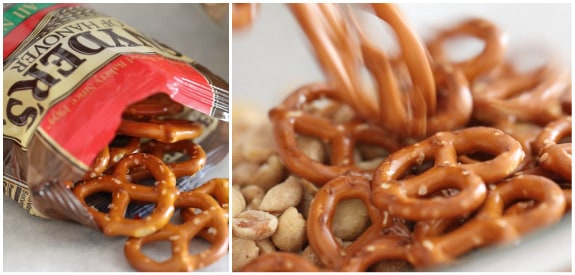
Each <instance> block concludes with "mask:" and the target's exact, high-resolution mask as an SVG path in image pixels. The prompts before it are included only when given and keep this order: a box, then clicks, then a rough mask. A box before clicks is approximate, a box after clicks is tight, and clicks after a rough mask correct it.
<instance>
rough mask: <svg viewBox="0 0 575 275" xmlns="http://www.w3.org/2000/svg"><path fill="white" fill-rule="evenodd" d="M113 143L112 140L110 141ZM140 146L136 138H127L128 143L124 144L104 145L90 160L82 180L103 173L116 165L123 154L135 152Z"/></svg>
mask: <svg viewBox="0 0 575 275" xmlns="http://www.w3.org/2000/svg"><path fill="white" fill-rule="evenodd" d="M112 143H114V141H112ZM139 147H140V141H139V139H138V138H133V137H131V138H129V140H128V143H127V144H125V145H124V146H116V145H112V144H111V145H109V146H106V147H105V148H104V149H102V151H100V153H98V155H97V156H96V159H94V161H93V162H92V165H91V166H90V169H89V170H88V172H86V174H85V175H84V177H83V178H82V180H88V179H92V178H95V177H97V176H99V175H101V174H103V173H104V172H105V171H106V170H107V169H109V168H110V167H112V166H114V165H116V163H118V162H119V161H120V160H121V159H122V158H123V157H124V156H126V155H128V154H132V153H135V152H136V151H137V150H138V149H139Z"/></svg>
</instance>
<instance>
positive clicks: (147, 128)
mask: <svg viewBox="0 0 575 275" xmlns="http://www.w3.org/2000/svg"><path fill="white" fill-rule="evenodd" d="M202 131H203V128H202V124H200V123H199V122H196V121H189V120H185V119H162V120H160V119H155V118H153V119H150V120H149V121H137V120H130V119H122V122H121V123H120V127H119V128H118V133H119V134H121V135H127V136H133V137H142V138H150V139H155V140H157V141H160V142H164V143H174V142H178V141H181V140H187V139H194V138H197V137H198V136H200V135H201V134H202Z"/></svg>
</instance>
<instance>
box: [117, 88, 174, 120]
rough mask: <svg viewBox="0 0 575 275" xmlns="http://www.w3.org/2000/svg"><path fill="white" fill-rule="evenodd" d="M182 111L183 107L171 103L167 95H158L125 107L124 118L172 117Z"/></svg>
mask: <svg viewBox="0 0 575 275" xmlns="http://www.w3.org/2000/svg"><path fill="white" fill-rule="evenodd" d="M183 110H184V105H182V104H180V103H178V102H176V101H173V100H172V99H171V98H170V96H169V95H167V94H164V93H158V94H154V95H151V96H149V97H147V98H145V99H143V100H140V101H138V102H136V103H133V104H131V105H129V106H128V107H126V109H125V110H124V112H123V114H122V115H123V116H124V117H130V118H136V119H142V118H152V117H163V116H174V115H177V114H179V113H181V112H182V111H183Z"/></svg>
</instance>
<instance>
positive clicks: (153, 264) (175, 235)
mask: <svg viewBox="0 0 575 275" xmlns="http://www.w3.org/2000/svg"><path fill="white" fill-rule="evenodd" d="M176 207H178V208H194V209H200V210H201V212H200V213H199V214H192V215H188V216H184V223H183V224H181V225H174V224H171V223H168V224H166V225H165V226H164V227H162V228H161V229H160V230H159V231H157V232H155V233H153V234H150V235H147V236H143V237H140V238H134V237H131V238H129V239H128V241H127V242H126V244H125V246H124V253H125V255H126V259H127V260H128V262H129V263H130V264H131V265H132V266H133V267H134V268H136V269H138V270H140V271H152V272H160V271H180V272H189V271H194V270H196V269H199V268H203V267H205V266H208V265H210V264H212V263H213V262H215V261H216V260H217V259H219V258H221V257H222V256H223V255H224V254H226V253H227V251H228V243H229V238H228V222H227V218H226V214H225V212H224V210H223V209H222V208H221V207H220V206H219V204H218V202H217V201H216V200H215V199H214V198H213V197H211V196H210V195H208V194H205V193H201V192H195V191H189V192H183V193H181V194H180V196H179V197H178V200H177V202H176ZM202 230H206V231H205V232H207V234H204V238H205V239H206V240H207V241H209V242H211V243H212V246H211V247H210V248H209V249H208V250H205V251H202V252H200V253H197V254H195V255H190V252H189V242H190V240H191V239H193V238H195V236H196V235H198V234H200V232H202ZM158 241H169V242H170V243H171V245H172V257H171V258H170V259H168V260H165V261H162V262H158V261H155V260H153V259H151V258H149V257H147V256H146V255H145V254H144V253H142V251H141V249H142V246H144V245H145V244H148V243H152V242H158Z"/></svg>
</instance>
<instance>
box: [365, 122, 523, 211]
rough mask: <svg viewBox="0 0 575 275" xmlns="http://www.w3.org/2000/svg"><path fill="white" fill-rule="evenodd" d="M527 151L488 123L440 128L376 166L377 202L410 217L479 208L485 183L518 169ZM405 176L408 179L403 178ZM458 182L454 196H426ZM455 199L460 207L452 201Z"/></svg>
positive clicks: (387, 208) (454, 185)
mask: <svg viewBox="0 0 575 275" xmlns="http://www.w3.org/2000/svg"><path fill="white" fill-rule="evenodd" d="M478 151H479V152H488V153H491V154H493V155H495V158H493V159H491V160H488V161H483V162H482V161H478V162H474V163H469V164H458V162H457V159H458V155H464V154H467V153H473V152H478ZM524 156H525V153H524V152H523V150H522V148H521V145H520V144H519V142H518V141H516V140H515V139H513V138H511V137H510V136H508V135H506V134H504V133H503V132H502V131H500V130H497V129H494V128H489V127H471V128H466V129H462V130H457V131H453V132H439V133H437V134H435V135H433V136H432V137H430V138H427V139H425V140H423V141H421V142H419V143H415V144H412V145H410V146H407V147H404V148H402V149H400V150H398V151H396V152H394V153H392V154H391V155H390V156H389V157H388V158H387V159H386V160H385V161H384V162H382V163H381V164H380V165H379V167H378V168H377V169H376V171H375V175H374V179H373V183H372V185H373V186H372V188H373V192H374V200H373V203H374V205H375V206H377V207H378V208H380V209H386V210H388V211H389V212H390V213H391V214H392V215H397V216H400V217H404V218H407V219H414V220H420V219H430V218H431V219H434V218H439V217H445V216H450V217H453V216H458V215H462V214H465V213H469V212H470V211H472V210H474V209H476V208H477V207H478V206H480V205H481V203H482V202H483V200H484V198H485V195H486V186H485V184H484V182H485V183H492V182H496V181H499V180H501V179H503V178H505V177H507V176H509V175H510V174H511V173H513V172H514V171H515V169H516V168H517V167H518V165H519V164H520V163H521V161H522V160H523V158H524ZM426 160H433V161H434V167H432V168H431V169H429V170H428V171H426V172H424V173H422V174H419V175H414V176H412V177H405V175H406V174H407V172H408V171H409V169H410V168H411V167H412V166H417V165H421V164H423V163H424V162H425V161H426ZM402 178H403V179H402ZM449 188H456V189H458V190H459V194H457V195H455V196H450V197H443V198H441V197H435V198H431V199H423V198H424V197H425V196H427V195H430V194H432V193H433V192H435V191H439V190H441V189H449ZM451 202H454V203H456V205H457V206H458V207H453V206H452V204H451Z"/></svg>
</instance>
